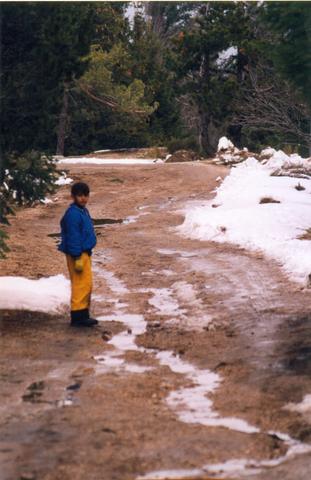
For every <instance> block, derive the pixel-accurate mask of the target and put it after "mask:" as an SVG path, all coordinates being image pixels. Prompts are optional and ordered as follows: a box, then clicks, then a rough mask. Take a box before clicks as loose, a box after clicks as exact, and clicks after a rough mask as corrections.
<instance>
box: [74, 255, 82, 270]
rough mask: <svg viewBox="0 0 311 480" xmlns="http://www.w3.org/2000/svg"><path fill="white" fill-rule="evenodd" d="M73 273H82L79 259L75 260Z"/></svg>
mask: <svg viewBox="0 0 311 480" xmlns="http://www.w3.org/2000/svg"><path fill="white" fill-rule="evenodd" d="M75 271H76V272H78V273H80V272H83V262H82V258H81V257H78V258H76V259H75Z"/></svg>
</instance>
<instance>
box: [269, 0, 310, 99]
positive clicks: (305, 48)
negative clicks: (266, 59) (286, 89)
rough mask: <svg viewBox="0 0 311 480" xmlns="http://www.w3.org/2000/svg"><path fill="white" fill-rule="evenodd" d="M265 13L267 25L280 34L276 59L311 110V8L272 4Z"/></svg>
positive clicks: (280, 3)
mask: <svg viewBox="0 0 311 480" xmlns="http://www.w3.org/2000/svg"><path fill="white" fill-rule="evenodd" d="M264 10H265V19H266V22H267V23H268V25H270V26H271V27H272V28H273V30H274V31H275V32H276V33H277V36H276V38H275V40H276V41H275V42H274V48H273V49H270V52H271V56H272V59H273V60H274V61H275V62H276V65H277V66H278V67H279V69H280V71H281V73H282V74H283V75H284V77H285V78H286V79H288V80H290V81H291V82H292V83H293V85H295V87H296V88H297V89H298V90H299V91H300V92H301V94H302V96H303V97H304V99H305V100H306V101H307V103H308V105H309V106H310V108H311V5H310V3H309V2H299V1H298V2H293V1H291V2H268V3H267V5H265V9H264Z"/></svg>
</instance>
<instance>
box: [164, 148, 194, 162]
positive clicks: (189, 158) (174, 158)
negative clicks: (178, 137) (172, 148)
mask: <svg viewBox="0 0 311 480" xmlns="http://www.w3.org/2000/svg"><path fill="white" fill-rule="evenodd" d="M197 160H200V156H199V155H198V154H197V153H196V152H194V151H193V150H177V151H176V152H174V153H173V154H172V155H171V156H170V157H169V158H168V159H167V160H166V162H165V163H178V162H195V161H197Z"/></svg>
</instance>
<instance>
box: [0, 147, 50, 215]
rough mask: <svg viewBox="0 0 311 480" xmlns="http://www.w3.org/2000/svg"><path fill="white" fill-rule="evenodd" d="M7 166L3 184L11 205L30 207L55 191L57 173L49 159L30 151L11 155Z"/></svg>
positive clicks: (39, 153)
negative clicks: (6, 189) (7, 191)
mask: <svg viewBox="0 0 311 480" xmlns="http://www.w3.org/2000/svg"><path fill="white" fill-rule="evenodd" d="M8 165H9V168H8V169H7V170H6V171H5V176H4V183H5V184H6V185H7V186H8V188H9V194H10V201H12V203H17V204H18V205H27V206H30V205H33V204H34V203H35V202H36V201H40V200H44V198H45V196H46V194H47V193H52V192H54V191H55V189H56V186H55V180H57V178H58V173H57V172H56V162H55V161H54V160H53V159H52V158H51V157H47V156H45V155H42V153H41V152H37V151H34V150H32V151H30V152H25V153H24V154H22V155H17V154H11V155H10V156H9V157H8Z"/></svg>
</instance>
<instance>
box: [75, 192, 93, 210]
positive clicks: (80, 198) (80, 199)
mask: <svg viewBox="0 0 311 480" xmlns="http://www.w3.org/2000/svg"><path fill="white" fill-rule="evenodd" d="M72 198H73V200H74V202H75V203H76V204H77V205H79V207H85V205H86V204H87V202H88V201H89V198H90V196H89V195H83V194H82V195H72Z"/></svg>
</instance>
